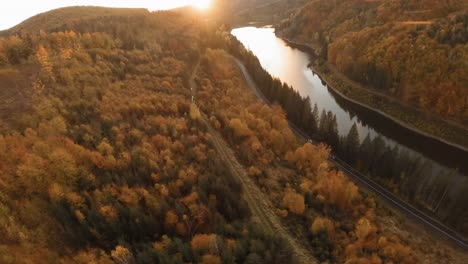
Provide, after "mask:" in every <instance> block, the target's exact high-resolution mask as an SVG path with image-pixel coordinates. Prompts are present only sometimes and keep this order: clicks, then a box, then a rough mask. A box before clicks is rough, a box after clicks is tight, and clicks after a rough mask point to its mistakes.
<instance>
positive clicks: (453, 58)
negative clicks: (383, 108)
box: [278, 0, 468, 125]
mask: <svg viewBox="0 0 468 264" xmlns="http://www.w3.org/2000/svg"><path fill="white" fill-rule="evenodd" d="M467 12H468V3H467V1H465V0H443V1H434V0H404V1H403V0H402V1H400V0H376V1H368V0H343V1H336V0H335V1H328V0H327V1H325V0H319V1H312V2H311V3H310V4H308V5H307V6H306V7H304V8H303V9H302V10H301V11H300V12H299V13H297V14H296V15H295V16H294V17H292V18H291V19H289V20H286V21H283V23H282V24H281V25H280V26H279V27H278V33H279V34H281V35H282V36H284V37H287V38H290V39H293V40H296V41H299V42H303V43H307V44H310V45H313V46H315V47H317V48H319V49H320V50H321V54H322V56H323V57H324V58H325V59H326V60H327V61H328V62H329V63H330V64H331V65H333V66H334V67H336V69H337V70H338V71H340V72H341V73H343V74H345V75H346V76H347V77H348V78H350V79H352V80H354V81H357V82H359V83H361V84H363V85H365V86H367V87H370V88H372V89H375V90H377V91H379V92H382V93H384V94H388V95H391V96H393V97H396V98H398V99H400V100H402V101H404V102H406V103H409V104H412V105H414V106H417V107H418V108H420V109H423V110H424V111H428V112H432V113H436V114H437V115H440V116H443V117H445V118H447V117H449V118H451V119H452V120H456V121H457V122H459V123H462V124H463V125H467V124H468V90H467V89H468V79H467V77H466V72H468V65H467V64H466V62H467V61H468V13H467Z"/></svg>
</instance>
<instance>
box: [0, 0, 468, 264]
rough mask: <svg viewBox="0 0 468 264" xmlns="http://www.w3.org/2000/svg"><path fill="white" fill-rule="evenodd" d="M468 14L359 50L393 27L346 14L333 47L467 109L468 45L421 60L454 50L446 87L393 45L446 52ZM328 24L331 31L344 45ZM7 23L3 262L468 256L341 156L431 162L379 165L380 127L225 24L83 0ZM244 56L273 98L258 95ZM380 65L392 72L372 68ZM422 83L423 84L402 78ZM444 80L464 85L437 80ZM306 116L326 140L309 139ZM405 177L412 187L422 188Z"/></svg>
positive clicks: (433, 103) (353, 71)
mask: <svg viewBox="0 0 468 264" xmlns="http://www.w3.org/2000/svg"><path fill="white" fill-rule="evenodd" d="M319 2H323V1H319ZM331 2H333V1H330V3H331ZM368 2H370V3H369V4H370V5H371V4H372V2H373V1H368ZM322 4H323V7H321V8H324V9H326V8H330V7H329V6H327V5H326V4H324V3H322ZM467 21H468V20H467V19H466V16H465V17H464V16H455V17H453V18H452V19H449V20H443V21H440V22H438V23H436V24H433V25H432V26H430V27H423V28H419V27H418V28H417V29H415V30H418V31H424V32H425V34H419V35H417V36H414V37H412V38H408V39H406V38H404V39H403V40H401V41H400V40H398V39H387V40H381V39H379V41H375V43H374V42H372V41H369V42H368V43H369V45H368V47H366V48H365V49H359V50H354V49H352V47H353V46H352V45H348V44H349V43H354V42H355V41H359V42H362V41H364V40H363V39H364V38H366V39H367V38H369V39H377V38H375V37H374V35H378V36H381V37H382V38H385V37H384V36H383V35H382V34H383V33H382V30H383V29H381V28H378V29H373V30H367V31H364V32H358V33H348V34H344V29H342V28H335V29H334V30H336V31H334V34H336V35H337V36H336V41H335V42H333V43H332V44H331V45H329V46H328V55H327V56H328V60H329V62H330V63H331V64H335V65H336V67H337V68H338V69H339V70H340V71H342V72H343V73H344V74H346V75H349V76H350V77H351V78H353V79H354V80H356V81H358V82H363V83H365V84H369V85H374V84H376V85H377V86H378V87H380V88H379V89H382V91H383V92H386V93H389V94H390V95H391V96H396V97H399V98H402V99H403V100H406V101H407V102H409V103H414V104H415V105H417V106H418V107H421V108H424V109H429V110H430V111H434V112H436V113H438V114H441V115H444V116H447V117H450V118H452V119H453V120H455V121H456V122H465V121H466V120H465V119H464V118H466V111H467V105H466V100H467V98H466V93H464V92H463V89H465V88H466V85H465V86H463V85H464V84H466V80H465V79H463V78H465V77H466V76H464V75H462V74H457V73H456V72H452V74H446V73H447V71H451V70H450V69H452V68H453V67H452V66H451V63H453V64H457V63H460V61H463V60H464V58H466V55H467V53H466V52H465V51H466V49H463V47H460V48H459V50H457V51H453V52H454V54H453V57H454V58H456V59H454V60H453V61H451V62H444V61H441V60H439V59H437V58H436V57H434V55H431V56H428V57H427V60H428V61H427V64H422V66H423V67H426V65H432V64H433V63H444V64H446V68H444V69H446V71H445V72H439V73H437V74H434V78H444V79H443V81H441V83H442V84H441V86H432V87H431V89H433V90H431V91H430V92H428V91H426V89H425V87H427V86H426V85H425V83H424V82H432V81H433V80H424V82H423V81H422V80H421V78H419V76H420V75H419V74H420V69H417V68H416V67H415V68H413V70H414V71H406V72H407V74H406V75H403V74H400V73H399V71H397V70H395V71H393V70H391V69H393V68H392V67H397V66H396V65H393V64H386V63H385V62H386V61H388V59H386V58H387V57H386V56H393V55H391V54H389V53H388V52H390V51H391V50H389V49H388V46H391V47H393V46H392V45H393V44H392V43H399V44H398V45H400V46H399V47H396V48H395V51H394V52H403V51H404V52H403V53H400V54H404V55H401V56H405V57H408V60H409V61H407V62H405V63H406V65H411V64H413V63H414V62H412V61H411V59H412V58H418V59H419V58H420V57H418V56H416V55H414V54H413V53H412V50H411V49H410V48H408V49H407V47H410V46H411V44H410V43H413V42H418V41H426V42H427V43H429V44H430V45H435V46H439V47H441V49H440V52H441V53H443V52H447V51H446V50H444V47H448V46H450V45H452V46H453V45H457V43H459V42H463V43H465V47H466V34H465V33H466V32H465V33H463V32H462V33H455V32H458V31H457V30H455V29H454V28H458V27H462V26H461V25H465V26H466V22H467ZM351 22H352V21H350V22H349V23H346V24H349V26H350V27H351V26H353V25H354V24H353V23H351ZM284 26H285V27H286V25H284ZM343 27H344V26H343ZM383 27H385V26H383ZM285 30H286V29H285ZM297 30H299V29H297ZM327 30H329V29H327ZM340 30H343V31H340ZM392 30H395V31H398V30H400V29H399V28H398V27H397V26H396V28H395V29H392ZM321 32H322V34H321V35H319V36H318V37H317V38H318V40H323V39H326V41H329V42H332V38H331V37H330V36H331V34H330V36H328V35H327V34H328V32H329V31H326V29H321ZM336 32H343V34H338V33H336ZM450 32H452V33H453V34H452V33H450ZM303 34H306V35H307V34H309V32H303ZM310 34H312V33H310ZM338 35H340V38H338ZM341 35H343V36H341ZM0 36H1V37H0V88H1V89H0V99H1V100H2V104H1V105H0V263H122V264H123V263H206V264H208V263H213V264H214V263H278V264H282V263H296V262H298V263H301V262H304V261H307V262H308V263H321V262H327V263H434V262H435V261H438V262H444V263H463V262H464V260H466V258H465V257H466V255H464V254H462V253H460V252H459V251H457V250H455V249H453V248H452V247H450V246H448V245H446V244H444V243H442V242H441V243H439V242H437V243H434V241H433V240H432V238H431V236H429V235H427V234H426V233H424V231H421V232H420V236H419V235H418V236H417V237H415V236H414V235H413V234H412V233H411V232H410V228H411V227H410V226H408V225H405V224H404V222H405V220H404V217H402V216H400V215H398V214H395V213H394V212H393V211H391V210H388V209H387V208H386V206H385V205H384V204H383V203H381V202H380V201H379V199H377V198H376V197H375V196H374V195H373V194H372V193H370V192H368V191H367V190H365V189H361V188H360V187H358V185H356V184H355V183H354V182H352V181H351V180H350V179H349V178H348V177H347V176H346V175H345V174H344V173H343V172H342V171H340V170H339V169H337V168H336V167H335V166H334V165H333V164H332V163H331V162H330V156H331V155H332V149H334V150H338V151H340V153H342V155H343V156H344V157H346V158H347V160H348V161H350V162H352V163H354V164H357V166H361V167H362V168H363V169H365V170H368V171H371V172H372V174H374V175H380V177H382V178H383V179H391V181H392V182H396V183H398V184H399V183H400V180H401V181H402V179H401V178H399V175H401V174H402V172H404V173H407V174H409V173H410V172H411V173H414V174H417V172H415V171H416V169H415V168H416V166H417V165H415V163H411V162H409V161H407V159H406V158H405V157H397V158H395V160H394V161H393V162H394V163H392V164H394V165H395V164H398V168H399V170H398V171H395V172H394V171H392V172H389V171H388V170H386V169H387V168H386V167H382V166H380V165H379V164H378V163H375V164H376V165H374V166H373V167H372V166H371V165H369V166H366V164H370V163H372V162H370V160H371V159H372V155H373V153H374V152H372V149H375V148H378V147H375V146H376V144H379V143H380V142H371V140H370V139H368V140H367V141H365V142H366V143H365V144H367V145H365V144H363V145H360V142H359V139H357V138H356V135H355V131H350V135H348V137H346V138H340V137H339V136H338V135H337V134H336V133H335V132H334V122H336V120H335V121H333V118H334V117H333V114H332V113H321V114H320V113H319V112H318V110H317V109H315V110H314V109H313V107H311V106H310V105H309V102H308V101H307V99H306V98H302V97H301V96H300V95H298V94H297V93H295V92H294V91H293V89H292V88H291V87H288V85H286V84H283V83H281V81H279V80H277V79H274V78H273V77H272V76H270V75H269V74H268V73H267V72H266V71H265V70H264V69H262V67H261V66H260V64H259V62H258V60H257V59H256V58H255V56H254V55H253V54H252V53H250V52H249V51H247V50H246V49H245V48H244V47H243V46H242V44H241V43H240V42H239V41H238V40H237V39H235V38H234V37H233V36H232V35H231V34H230V33H229V28H228V27H226V26H223V25H220V24H217V23H205V21H203V20H201V19H199V18H198V17H196V16H186V15H181V14H179V13H176V12H172V11H157V12H149V11H147V10H143V9H141V10H140V9H108V8H98V7H70V8H63V9H58V10H54V11H51V12H48V13H44V14H41V15H38V16H36V17H33V18H31V19H30V20H27V21H25V22H23V23H22V24H20V25H18V26H16V27H14V28H12V29H10V30H9V31H4V32H1V35H0ZM307 36H308V35H307ZM333 36H335V35H333ZM429 44H428V45H429ZM344 46H345V47H344ZM343 47H344V48H343ZM343 50H344V51H346V52H349V54H352V55H353V56H352V57H349V56H344V55H342V54H341V52H344V51H343ZM382 50H387V53H382ZM397 50H399V51H397ZM369 57H371V58H375V59H373V61H375V63H374V64H372V63H369V61H368V60H366V59H365V58H369ZM350 58H352V59H350ZM377 58H378V59H377ZM351 61H357V62H358V67H354V66H352V65H351ZM239 63H240V64H242V65H245V67H246V68H247V71H248V72H249V74H250V75H252V77H253V80H254V81H255V83H256V85H257V86H258V87H259V88H260V90H261V91H262V93H263V94H264V95H265V96H266V97H267V98H268V99H269V100H270V101H271V102H272V104H271V105H266V104H264V103H263V102H262V101H261V100H259V99H258V98H257V96H256V95H255V94H254V93H253V92H252V90H251V89H250V88H249V83H248V82H247V81H246V79H245V76H244V75H243V73H242V71H241V69H240V68H239ZM395 63H396V62H395ZM405 67H408V66H405ZM408 68H409V67H408ZM462 70H463V69H460V71H462ZM369 71H372V72H377V73H378V74H382V75H383V76H384V77H382V78H378V80H377V79H375V80H374V79H372V78H370V79H369V78H366V77H365V76H366V74H363V72H369ZM373 76H374V75H373ZM438 76H439V77H438ZM442 76H443V77H442ZM382 80H383V81H382ZM381 82H383V83H381ZM406 82H407V83H410V82H414V85H411V87H413V88H412V89H414V90H405V88H404V87H409V86H405V85H401V86H397V85H395V83H399V84H401V83H406ZM412 84H413V83H412ZM442 86H443V87H446V88H447V89H448V90H449V91H450V93H445V94H441V93H439V91H440V89H441V87H442ZM422 94H425V95H430V97H424V96H422ZM418 96H419V98H420V99H419V100H416V99H415V98H416V97H418ZM447 101H450V102H451V103H450V104H446V102H447ZM448 106H450V107H448ZM298 110H300V111H298ZM335 119H336V118H335ZM290 121H291V122H293V123H295V124H302V125H301V127H300V128H301V129H302V130H304V131H306V132H307V133H308V134H310V135H313V136H314V139H316V140H317V142H318V141H320V142H325V143H313V144H312V143H311V142H304V140H302V139H301V138H300V137H298V136H297V135H296V134H295V132H294V131H293V130H292V129H291V127H290V123H289V122H290ZM366 147H367V149H366ZM383 149H384V150H385V149H386V148H385V147H383ZM389 151H391V150H389ZM374 154H375V153H374ZM383 154H384V153H383V152H382V153H380V152H379V155H383ZM357 158H359V159H360V160H365V159H366V158H367V159H368V161H369V162H367V163H365V164H363V163H360V162H359V161H358V160H355V159H357ZM372 164H374V163H372ZM395 166H396V165H395ZM412 166H413V167H412ZM393 172H394V173H393ZM389 181H390V180H389ZM405 184H406V185H403V184H401V185H400V188H401V189H400V190H399V191H400V192H402V193H404V194H405V195H406V196H407V197H409V199H412V197H411V195H412V193H411V188H412V185H411V182H410V183H405ZM259 205H260V206H259ZM263 205H265V206H263ZM260 207H261V208H260ZM462 207H463V205H459V204H456V205H454V206H453V210H454V211H456V212H459V211H460V210H461V209H462ZM461 219H463V218H461ZM465 219H466V218H465ZM452 225H453V226H454V227H457V228H459V229H460V230H463V231H466V229H463V228H466V227H465V226H464V225H463V223H460V222H457V221H456V220H453V223H452ZM418 234H419V233H418ZM298 252H299V253H298ZM301 252H307V253H304V254H300V253H301ZM309 255H310V256H309Z"/></svg>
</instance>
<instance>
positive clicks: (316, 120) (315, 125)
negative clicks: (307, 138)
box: [310, 103, 319, 133]
mask: <svg viewBox="0 0 468 264" xmlns="http://www.w3.org/2000/svg"><path fill="white" fill-rule="evenodd" d="M310 122H311V131H312V133H317V132H318V123H319V110H318V106H317V103H315V104H314V110H312V117H311V121H310Z"/></svg>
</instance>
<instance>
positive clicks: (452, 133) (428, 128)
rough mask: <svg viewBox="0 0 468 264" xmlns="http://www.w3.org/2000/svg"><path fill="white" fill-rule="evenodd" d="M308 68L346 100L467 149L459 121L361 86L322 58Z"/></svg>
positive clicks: (300, 46) (303, 48)
mask: <svg viewBox="0 0 468 264" xmlns="http://www.w3.org/2000/svg"><path fill="white" fill-rule="evenodd" d="M275 34H276V33H275ZM276 35H277V37H279V38H281V39H282V40H283V41H285V42H286V43H287V44H288V45H290V46H291V47H293V48H297V49H299V50H301V51H304V52H307V53H308V54H309V55H310V56H311V57H312V58H315V59H317V58H319V56H318V55H317V51H316V47H313V46H311V45H308V44H304V43H298V42H295V41H292V40H290V39H286V38H284V37H282V36H281V35H279V34H276ZM312 66H313V68H312ZM310 68H311V70H312V71H313V72H314V73H315V74H317V75H318V76H319V77H320V78H321V79H322V80H323V81H324V82H325V83H326V84H327V86H328V88H329V89H330V90H332V91H333V92H334V93H335V94H336V95H338V96H340V97H341V98H343V99H345V100H347V101H348V102H350V103H353V104H355V105H358V106H360V107H364V108H366V109H368V110H370V111H373V112H376V113H378V114H379V115H381V116H383V117H385V118H387V119H389V120H391V121H393V122H395V123H396V124H398V125H400V126H402V127H404V128H406V129H409V130H411V131H413V132H415V133H418V134H420V135H422V136H424V137H427V138H430V139H433V140H437V141H439V142H441V143H443V144H447V145H450V146H452V147H455V148H458V149H460V150H462V151H465V152H468V137H467V133H468V130H467V129H466V128H464V127H462V126H461V125H456V124H453V123H451V122H448V121H446V120H442V119H441V118H438V117H434V116H429V114H427V113H424V112H422V111H421V110H419V109H416V108H415V107H412V106H408V105H405V104H403V103H402V102H399V101H398V100H397V99H395V98H391V97H389V96H386V95H381V94H378V93H376V92H373V91H372V90H370V89H367V88H365V87H362V86H361V85H358V84H356V83H355V82H353V81H351V80H349V79H347V78H346V77H344V76H343V75H342V74H338V73H336V70H334V69H333V68H332V66H330V65H329V64H328V63H327V62H324V61H323V60H322V63H318V60H315V62H313V63H312V62H311V67H310Z"/></svg>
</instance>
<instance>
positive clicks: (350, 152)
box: [345, 123, 360, 164]
mask: <svg viewBox="0 0 468 264" xmlns="http://www.w3.org/2000/svg"><path fill="white" fill-rule="evenodd" d="M359 145H360V140H359V132H358V130H357V125H356V123H354V124H353V126H352V127H351V129H350V130H349V133H348V136H347V137H346V157H345V158H346V160H347V161H349V162H350V163H351V164H355V163H356V161H357V155H358V152H359Z"/></svg>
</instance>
